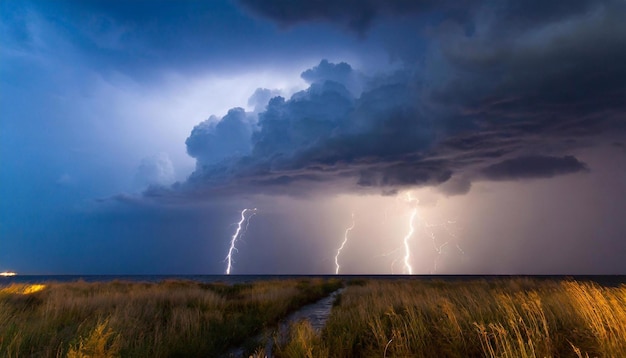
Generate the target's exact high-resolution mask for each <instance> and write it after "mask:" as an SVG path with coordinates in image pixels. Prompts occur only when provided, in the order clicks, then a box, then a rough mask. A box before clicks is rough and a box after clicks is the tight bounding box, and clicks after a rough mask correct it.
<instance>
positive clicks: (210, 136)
mask: <svg viewBox="0 0 626 358" xmlns="http://www.w3.org/2000/svg"><path fill="white" fill-rule="evenodd" d="M254 125H255V118H254V116H253V115H252V114H250V113H246V111H245V110H244V109H243V108H233V109H231V110H230V111H228V114H226V115H225V116H224V117H223V118H221V119H218V118H217V117H215V116H211V118H209V119H207V120H206V121H204V122H202V123H200V124H198V125H197V126H195V127H194V128H193V130H192V131H191V135H189V138H187V140H186V141H185V144H186V145H187V153H188V154H189V155H190V156H192V157H194V158H196V160H197V162H198V166H202V165H208V164H214V163H216V162H219V161H221V160H223V159H228V158H232V157H241V156H243V155H247V154H249V153H250V150H251V148H252V146H251V143H250V137H251V135H252V131H253V127H254Z"/></svg>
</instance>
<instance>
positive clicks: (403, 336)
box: [276, 279, 626, 358]
mask: <svg viewBox="0 0 626 358" xmlns="http://www.w3.org/2000/svg"><path fill="white" fill-rule="evenodd" d="M290 336H291V340H290V341H289V342H287V343H286V344H284V345H283V346H282V347H278V349H276V351H277V352H278V355H279V356H282V357H512V358H513V357H586V356H589V357H626V286H624V285H622V286H620V287H613V288H607V287H600V286H598V285H597V284H594V283H587V282H575V281H564V282H556V281H536V280H531V279H512V280H499V281H475V282H424V281H421V282H420V281H376V280H372V281H369V282H367V283H366V284H364V285H360V286H350V287H348V288H347V289H346V291H345V292H344V293H343V294H342V295H341V298H340V300H338V304H337V305H336V306H335V307H334V308H333V311H332V314H331V316H330V318H329V321H328V323H327V325H326V327H325V328H324V330H323V331H322V332H321V333H315V332H313V333H311V331H310V327H307V325H306V323H299V324H297V325H294V326H292V328H291V332H290Z"/></svg>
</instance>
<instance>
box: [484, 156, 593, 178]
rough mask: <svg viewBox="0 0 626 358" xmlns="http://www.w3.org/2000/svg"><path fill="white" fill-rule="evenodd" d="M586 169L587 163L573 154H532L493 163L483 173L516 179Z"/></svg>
mask: <svg viewBox="0 0 626 358" xmlns="http://www.w3.org/2000/svg"><path fill="white" fill-rule="evenodd" d="M585 170H587V166H586V165H585V163H582V162H580V161H579V160H578V159H576V158H575V157H573V156H571V155H567V156H564V157H548V156H542V155H532V156H525V157H518V158H513V159H507V160H504V161H502V162H499V163H496V164H492V165H490V166H488V167H486V168H484V169H483V170H482V173H483V174H484V175H485V177H486V178H487V179H490V180H515V179H533V178H551V177H554V176H557V175H563V174H570V173H576V172H580V171H585Z"/></svg>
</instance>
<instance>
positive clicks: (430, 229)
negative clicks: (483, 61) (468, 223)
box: [420, 217, 465, 274]
mask: <svg viewBox="0 0 626 358" xmlns="http://www.w3.org/2000/svg"><path fill="white" fill-rule="evenodd" d="M420 222H422V223H423V225H422V228H423V231H424V234H425V235H426V236H427V237H429V238H430V239H431V241H432V244H433V249H434V250H435V253H436V254H437V255H436V256H435V259H434V260H433V269H432V271H431V273H433V274H434V273H437V267H438V264H439V260H440V259H441V256H442V254H443V253H444V248H445V247H447V246H448V245H450V240H449V238H452V239H454V240H456V241H457V243H456V244H455V247H456V249H457V250H458V251H459V252H460V253H461V255H465V252H464V251H463V249H461V246H460V245H459V244H458V237H457V235H456V234H455V233H454V232H452V230H450V225H454V224H456V221H452V220H448V221H446V222H444V223H441V224H431V223H429V222H428V221H426V220H425V219H424V218H422V217H420ZM435 228H441V229H443V231H445V234H446V235H447V236H448V240H446V241H444V242H443V243H441V244H439V243H438V242H437V238H436V236H437V235H435V230H434V229H435Z"/></svg>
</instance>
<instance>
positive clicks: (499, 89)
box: [0, 0, 626, 274]
mask: <svg viewBox="0 0 626 358" xmlns="http://www.w3.org/2000/svg"><path fill="white" fill-rule="evenodd" d="M625 10H626V5H625V4H624V2H623V1H618V0H613V1H611V0H607V1H599V0H596V1H591V0H585V1H583V0H580V1H573V2H570V3H568V4H567V6H565V5H563V4H561V2H545V1H544V2H539V1H513V0H510V1H499V2H493V1H482V2H452V1H451V2H447V1H443V2H434V1H433V2H431V1H423V2H405V1H390V2H386V1H365V2H360V1H358V2H356V1H338V2H336V1H318V2H297V1H296V2H292V1H283V0H274V1H255V0H240V1H210V2H200V1H177V2H173V1H156V2H155V1H129V2H121V1H120V2H110V1H58V2H47V1H13V0H9V1H3V2H2V3H1V4H0V198H1V199H0V270H8V269H11V270H15V271H18V272H20V273H116V274H117V273H130V274H132V273H221V272H223V271H224V264H225V262H224V257H225V255H226V252H227V249H228V243H229V240H230V238H231V236H232V234H233V232H234V229H235V227H234V226H233V225H232V224H233V223H234V222H237V221H238V219H239V217H240V212H241V210H242V209H243V208H253V207H256V208H258V212H257V215H255V216H254V217H252V218H250V223H249V226H248V229H249V230H248V231H247V232H246V234H245V235H244V236H243V237H241V238H240V239H241V242H240V244H241V245H242V246H241V247H240V248H239V251H236V252H235V255H236V256H235V257H234V259H235V263H234V265H235V266H234V270H233V271H234V272H235V273H332V272H334V269H335V267H334V256H335V254H336V250H337V248H338V245H339V244H340V242H341V239H343V234H344V232H345V229H346V228H347V227H348V226H349V225H350V223H351V217H352V214H353V213H354V216H355V229H354V230H353V231H351V237H350V239H351V240H349V241H348V242H347V246H346V247H345V249H344V250H342V253H341V259H342V261H341V262H342V270H343V272H345V273H391V272H393V273H402V272H407V270H408V267H406V266H403V265H402V260H401V259H402V258H403V257H404V255H406V252H404V251H403V248H405V247H408V248H410V250H411V254H412V257H413V259H412V260H413V261H411V264H412V266H413V267H412V269H413V268H414V270H413V271H414V273H622V274H623V273H625V272H626V266H625V265H624V262H623V259H622V258H623V257H624V254H626V241H625V238H626V224H625V223H624V222H623V220H622V216H623V212H626V204H624V202H625V201H624V200H623V199H624V198H625V197H626V172H625V171H624V170H623V168H625V167H626V166H625V165H626V149H625V148H626V140H625V139H626V137H625V135H624V134H625V133H624V130H625V129H626V128H625V126H624V123H625V122H624V115H625V114H624V113H625V108H624V103H626V101H625V99H626V98H625V97H624V93H626V91H625V90H626V70H625V69H624V67H623V66H622V65H621V64H622V63H624V61H626V51H625V50H624V49H626V46H625V45H626V25H625V24H624V23H623V21H621V19H622V16H620V14H623V13H624V11H625ZM407 198H412V199H407ZM412 210H418V212H419V215H418V219H416V221H415V222H413V223H412V224H413V225H414V226H415V227H417V228H418V230H416V232H415V234H414V235H412V236H411V237H410V238H409V240H410V243H409V245H408V246H405V245H403V244H404V243H403V242H402V240H403V238H404V237H405V235H406V232H407V229H408V224H409V223H408V220H409V218H410V213H411V211H412Z"/></svg>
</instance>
